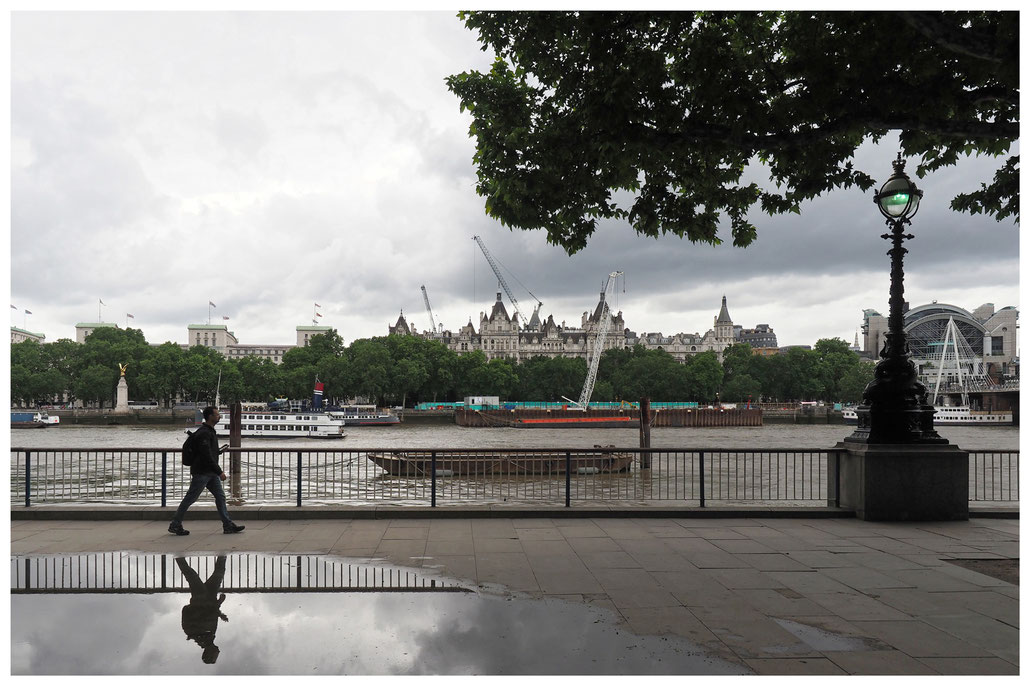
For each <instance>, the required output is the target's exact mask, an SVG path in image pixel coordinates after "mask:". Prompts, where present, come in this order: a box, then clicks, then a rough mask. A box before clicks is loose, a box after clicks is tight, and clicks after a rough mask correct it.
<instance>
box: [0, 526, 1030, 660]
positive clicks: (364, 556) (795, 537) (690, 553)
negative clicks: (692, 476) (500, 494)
mask: <svg viewBox="0 0 1030 686" xmlns="http://www.w3.org/2000/svg"><path fill="white" fill-rule="evenodd" d="M239 521H240V523H243V524H246V525H247V530H246V531H245V532H244V533H243V534H240V535H235V536H225V535H223V534H222V533H221V525H220V523H219V522H218V521H216V520H207V519H195V520H193V521H187V522H186V523H185V524H186V526H187V528H189V529H190V530H191V531H192V533H191V535H190V536H186V537H177V536H172V535H170V534H168V532H167V531H166V527H167V522H166V521H154V520H146V519H139V520H119V521H90V520H74V521H73V520H53V521H44V520H16V521H12V522H11V554H12V555H33V554H56V553H78V552H108V551H141V552H166V553H180V552H181V553H187V554H200V553H212V554H214V553H231V552H263V553H272V554H274V553H310V554H322V555H331V556H338V557H343V558H350V559H353V560H355V561H356V562H358V563H363V564H369V563H372V564H374V563H375V562H376V561H382V562H384V563H389V564H392V565H398V566H403V567H413V568H422V569H423V570H424V571H427V572H429V571H432V572H433V573H434V574H439V575H442V576H447V577H452V578H455V579H458V580H461V581H464V582H466V583H469V584H476V585H480V586H489V587H490V588H496V587H498V586H499V587H503V588H504V589H506V590H508V591H511V592H517V593H523V594H529V595H531V596H534V597H544V596H550V597H560V598H564V599H571V600H574V601H579V602H584V603H593V604H596V605H599V606H602V607H605V608H608V609H610V610H611V611H612V612H614V613H616V615H617V616H618V618H619V619H620V620H621V621H623V622H625V625H626V626H627V627H628V628H629V630H631V631H632V632H634V633H637V634H642V635H644V634H654V635H666V634H672V635H677V636H680V637H683V638H684V639H686V640H689V641H691V642H693V643H695V644H696V645H698V646H700V647H701V648H702V649H703V650H705V651H706V652H707V653H709V654H710V655H711V656H713V657H719V658H722V659H725V660H728V661H731V662H733V663H735V664H738V665H740V666H742V667H744V668H746V669H749V670H751V671H753V672H755V673H758V674H781V675H783V674H787V675H795V674H820V675H825V674H1018V672H1019V587H1018V585H1015V584H1012V583H1009V582H1007V581H1003V580H1001V579H998V578H994V577H992V576H989V575H987V574H985V573H981V572H980V571H974V570H972V569H968V568H966V567H963V566H960V565H957V564H953V563H950V562H948V560H949V559H976V560H992V559H995V560H997V559H1006V558H1011V557H1018V544H1019V521H1018V520H1016V519H987V518H974V519H971V520H969V521H967V522H935V523H877V522H863V521H860V520H855V519H780V518H750V519H749V518H730V519H692V518H668V519H662V518H634V517H632V516H627V517H620V518H591V517H584V518H548V517H540V518H511V519H506V518H496V517H493V518H483V519H478V518H470V519H460V518H453V517H448V518H446V519H433V518H426V519H411V518H405V519H346V518H343V519H255V520H252V521H247V520H246V519H245V518H244V516H242V515H240V520H239ZM1014 551H1016V553H1015V556H1014V555H1013V552H1014ZM981 569H984V568H983V567H981Z"/></svg>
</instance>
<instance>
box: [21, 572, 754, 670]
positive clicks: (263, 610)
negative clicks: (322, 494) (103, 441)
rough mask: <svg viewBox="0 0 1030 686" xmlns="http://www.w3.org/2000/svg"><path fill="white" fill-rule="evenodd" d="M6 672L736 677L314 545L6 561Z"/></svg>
mask: <svg viewBox="0 0 1030 686" xmlns="http://www.w3.org/2000/svg"><path fill="white" fill-rule="evenodd" d="M11 673H12V674H34V675H35V674H300V675H303V674H355V675H418V674H739V673H743V672H742V670H741V668H740V667H739V666H737V665H734V664H732V663H729V662H726V661H724V660H721V659H719V658H715V657H709V656H707V655H706V654H705V653H704V652H703V651H702V650H701V649H700V648H699V647H698V646H696V645H694V644H692V643H690V642H689V641H686V640H684V639H681V638H678V637H659V636H636V635H634V634H632V633H629V632H628V631H627V630H626V628H625V626H624V625H621V624H619V622H618V619H617V616H616V614H615V613H614V612H612V611H610V610H608V609H605V608H601V607H595V606H590V605H584V604H580V603H575V602H569V601H564V600H558V599H538V598H530V597H526V596H523V595H519V594H511V593H504V592H496V589H494V590H487V591H484V590H483V589H477V588H473V587H471V586H469V585H466V584H463V583H461V582H459V581H457V580H454V579H448V578H445V577H443V576H439V575H435V574H434V573H433V572H432V571H431V570H429V571H427V570H424V569H410V568H402V567H396V566H391V565H387V564H380V563H377V562H374V561H373V562H372V563H364V562H357V561H354V560H347V559H343V558H336V557H329V556H321V555H267V554H254V553H234V554H231V555H219V556H216V555H193V556H187V557H185V558H176V557H174V556H172V555H162V554H152V553H125V552H121V553H84V554H79V555H46V556H14V557H12V558H11Z"/></svg>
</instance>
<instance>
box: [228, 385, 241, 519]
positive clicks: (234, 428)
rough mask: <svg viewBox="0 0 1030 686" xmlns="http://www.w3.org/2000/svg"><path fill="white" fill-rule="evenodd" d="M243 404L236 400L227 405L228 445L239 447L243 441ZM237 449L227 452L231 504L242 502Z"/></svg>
mask: <svg viewBox="0 0 1030 686" xmlns="http://www.w3.org/2000/svg"><path fill="white" fill-rule="evenodd" d="M242 436H243V406H242V405H241V404H240V403H238V402H236V403H233V404H232V405H231V406H230V407H229V447H230V448H239V447H240V446H241V445H242V444H243V441H242V440H241V439H242ZM242 461H243V460H242V459H241V457H240V453H239V451H238V450H232V451H230V453H229V493H230V495H231V498H232V504H233V505H239V504H241V503H242V502H243V475H242V474H240V465H241V463H242Z"/></svg>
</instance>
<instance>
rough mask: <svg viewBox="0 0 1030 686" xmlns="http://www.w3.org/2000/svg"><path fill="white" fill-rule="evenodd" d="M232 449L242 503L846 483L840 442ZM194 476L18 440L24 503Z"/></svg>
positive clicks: (987, 478)
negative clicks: (808, 445)
mask: <svg viewBox="0 0 1030 686" xmlns="http://www.w3.org/2000/svg"><path fill="white" fill-rule="evenodd" d="M230 450H231V451H232V452H234V453H237V454H238V459H239V463H240V469H239V471H238V473H236V474H232V475H231V476H230V477H229V480H227V481H226V482H225V484H224V485H225V490H226V495H227V496H228V497H229V499H230V502H232V503H235V504H241V503H249V504H272V503H284V502H288V503H295V504H296V505H297V506H301V505H303V504H305V503H307V504H369V503H390V504H400V505H426V504H428V505H430V506H432V507H437V506H439V505H446V504H469V503H478V504H503V503H541V504H552V505H553V504H564V505H565V506H566V507H571V506H572V505H573V503H577V504H590V503H607V504H630V505H632V504H645V505H646V504H677V505H687V506H695V507H707V506H710V505H712V504H724V505H730V504H733V505H744V504H748V505H794V506H826V505H830V506H832V505H835V504H837V502H838V500H837V498H838V496H837V494H838V492H839V484H838V483H837V479H838V478H839V476H838V475H839V473H840V469H839V460H840V451H837V450H834V449H827V450H811V449H804V450H802V449H797V450H793V449H776V450H738V449H704V450H668V449H657V448H650V449H640V448H632V449H624V448H611V447H609V448H589V449H584V448H569V449H555V450H548V449H533V450H497V449H494V450H477V451H469V450H457V449H438V450H400V449H376V450H360V449H358V450H340V449H326V450H323V449H318V448H297V449H292V450H291V449H289V448H233V449H230ZM233 459H236V458H235V457H234V458H233ZM231 461H232V460H231V459H230V458H229V456H228V455H225V456H224V457H223V463H224V466H225V467H226V469H227V470H228V464H230V462H231ZM969 465H970V479H969V499H970V501H971V502H974V501H976V502H981V501H990V502H1010V503H1018V500H1019V451H1015V450H995V451H979V450H972V451H969ZM189 479H190V477H189V470H188V468H186V467H183V466H182V465H181V463H180V460H179V452H178V451H177V450H174V449H172V450H169V449H141V448H126V449H112V448H108V449H104V450H88V449H24V448H12V449H11V495H12V502H14V503H24V505H25V506H26V507H28V506H30V505H32V504H33V503H37V504H38V503H74V502H93V503H98V502H101V503H105V502H106V503H147V504H154V503H160V505H161V506H162V507H166V506H169V505H171V506H175V505H176V504H177V503H178V501H179V500H180V499H181V498H182V496H183V494H184V493H185V491H186V488H187V487H188V485H189Z"/></svg>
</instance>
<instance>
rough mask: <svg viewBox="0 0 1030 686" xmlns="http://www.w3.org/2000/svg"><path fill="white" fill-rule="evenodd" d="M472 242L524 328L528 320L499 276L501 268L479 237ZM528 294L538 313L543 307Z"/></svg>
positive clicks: (475, 237)
mask: <svg viewBox="0 0 1030 686" xmlns="http://www.w3.org/2000/svg"><path fill="white" fill-rule="evenodd" d="M472 240H474V241H475V242H476V243H478V244H479V249H480V250H482V251H483V257H485V258H486V262H487V264H489V265H490V269H492V270H493V271H494V275H495V276H497V282H498V283H499V284H501V289H502V290H503V291H504V292H505V294H506V295H507V296H508V300H510V301H511V306H512V308H514V310H515V312H514V314H517V315H518V316H519V323H520V324H521V325H522V326H525V325H526V324H527V323H528V322H529V320H528V319H527V318H526V316H525V315H524V314H522V311H521V310H520V309H519V301H518V300H516V299H515V295H514V294H513V293H512V292H511V289H510V288H508V282H507V281H505V280H504V277H503V276H502V275H501V268H500V267H499V266H498V265H497V262H496V261H495V260H494V257H493V255H491V254H490V251H489V250H487V249H486V245H484V244H483V240H482V239H481V238H480V237H479V236H473V237H472ZM516 280H517V279H516ZM520 283H521V282H520ZM523 287H524V286H523ZM526 291H527V292H529V289H528V288H526ZM529 294H530V295H532V296H533V299H534V300H536V307H534V308H533V310H534V311H539V310H540V306H541V305H543V303H542V302H540V300H539V299H538V298H537V297H536V296H535V295H533V294H532V293H529Z"/></svg>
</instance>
